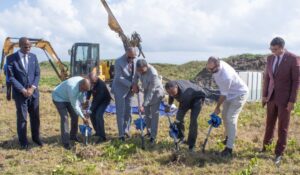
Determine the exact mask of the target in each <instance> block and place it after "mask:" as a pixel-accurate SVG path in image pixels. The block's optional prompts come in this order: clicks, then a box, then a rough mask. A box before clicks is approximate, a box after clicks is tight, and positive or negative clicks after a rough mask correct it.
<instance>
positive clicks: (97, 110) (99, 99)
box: [87, 72, 111, 143]
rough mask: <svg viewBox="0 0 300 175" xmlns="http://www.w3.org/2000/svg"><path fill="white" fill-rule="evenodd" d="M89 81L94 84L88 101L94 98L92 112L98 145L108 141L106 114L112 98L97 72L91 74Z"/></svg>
mask: <svg viewBox="0 0 300 175" xmlns="http://www.w3.org/2000/svg"><path fill="white" fill-rule="evenodd" d="M89 79H90V81H91V83H92V89H91V90H90V91H89V92H88V97H87V99H88V100H90V98H91V96H93V100H92V103H91V107H90V111H91V112H92V113H91V115H90V116H91V122H92V125H93V127H94V129H95V131H96V136H97V137H99V138H98V140H97V142H96V143H101V142H104V141H106V134H105V127H104V126H105V125H104V112H105V109H106V108H107V106H108V105H109V103H110V100H111V96H110V93H109V90H108V88H107V86H106V84H105V82H104V81H102V80H101V79H100V78H99V77H98V76H97V74H96V73H95V72H92V73H90V74H89Z"/></svg>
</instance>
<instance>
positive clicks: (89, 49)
mask: <svg viewBox="0 0 300 175" xmlns="http://www.w3.org/2000/svg"><path fill="white" fill-rule="evenodd" d="M70 54H71V61H70V63H71V66H70V68H71V77H73V76H86V75H88V74H89V73H90V72H92V71H94V69H95V68H98V67H99V64H100V56H99V55H100V49H99V44H95V43H75V44H74V45H73V46H72V49H71V53H70ZM97 71H98V70H97Z"/></svg>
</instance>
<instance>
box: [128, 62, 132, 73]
mask: <svg viewBox="0 0 300 175" xmlns="http://www.w3.org/2000/svg"><path fill="white" fill-rule="evenodd" d="M132 65H133V64H132V62H131V61H130V62H128V72H129V73H130V74H132V71H133V70H132Z"/></svg>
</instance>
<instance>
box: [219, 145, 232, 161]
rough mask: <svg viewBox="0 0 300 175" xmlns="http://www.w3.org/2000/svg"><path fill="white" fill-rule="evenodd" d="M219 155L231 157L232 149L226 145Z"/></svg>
mask: <svg viewBox="0 0 300 175" xmlns="http://www.w3.org/2000/svg"><path fill="white" fill-rule="evenodd" d="M221 156H222V157H224V158H229V157H232V149H231V148H227V147H226V148H225V149H224V150H223V151H222V152H221Z"/></svg>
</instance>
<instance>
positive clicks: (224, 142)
mask: <svg viewBox="0 0 300 175" xmlns="http://www.w3.org/2000/svg"><path fill="white" fill-rule="evenodd" d="M227 140H228V137H227V136H226V137H225V139H224V140H223V141H222V143H223V144H224V145H226V144H227Z"/></svg>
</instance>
